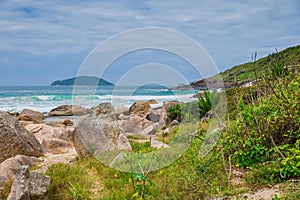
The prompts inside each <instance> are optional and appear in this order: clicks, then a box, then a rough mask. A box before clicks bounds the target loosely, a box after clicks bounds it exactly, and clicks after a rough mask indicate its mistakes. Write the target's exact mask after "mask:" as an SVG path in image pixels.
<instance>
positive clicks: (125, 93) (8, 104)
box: [0, 86, 197, 113]
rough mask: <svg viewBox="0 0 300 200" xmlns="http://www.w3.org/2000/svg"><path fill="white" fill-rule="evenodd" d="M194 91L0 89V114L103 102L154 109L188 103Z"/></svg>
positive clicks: (93, 104) (57, 88) (129, 88)
mask: <svg viewBox="0 0 300 200" xmlns="http://www.w3.org/2000/svg"><path fill="white" fill-rule="evenodd" d="M196 92H197V91H195V90H188V91H170V90H168V89H167V88H162V87H153V88H151V87H150V88H149V87H148V88H138V87H121V88H115V87H112V86H105V87H104V86H102V87H97V88H93V87H90V86H80V87H76V88H75V90H74V88H73V87H72V86H0V110H4V111H10V112H20V111H21V110H23V109H24V108H28V109H33V110H37V111H40V112H43V113H47V112H49V111H50V110H51V109H53V108H55V107H57V106H59V105H64V104H77V105H82V106H85V107H88V108H89V107H92V106H95V105H98V104H99V103H103V102H111V103H112V104H113V105H114V106H120V105H123V106H130V105H131V104H132V103H133V102H135V101H148V100H150V99H155V100H156V101H158V103H159V104H158V105H160V104H162V103H163V102H164V101H174V100H177V101H190V100H192V96H193V95H194V94H195V93H196Z"/></svg>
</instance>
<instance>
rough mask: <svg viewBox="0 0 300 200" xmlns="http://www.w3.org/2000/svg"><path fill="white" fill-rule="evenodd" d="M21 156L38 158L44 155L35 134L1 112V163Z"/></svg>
mask: <svg viewBox="0 0 300 200" xmlns="http://www.w3.org/2000/svg"><path fill="white" fill-rule="evenodd" d="M19 154H21V155H27V156H36V157H38V156H42V155H43V154H44V153H43V148H42V146H41V144H40V143H39V142H38V141H37V139H36V138H35V137H34V135H33V134H31V133H30V132H28V131H27V130H26V129H25V128H24V127H23V126H22V125H21V124H20V123H19V122H18V121H17V120H16V119H15V118H14V117H12V116H10V115H9V114H7V113H5V112H2V111H0V162H3V161H4V160H6V159H8V158H10V157H13V156H16V155H19Z"/></svg>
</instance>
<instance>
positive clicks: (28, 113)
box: [17, 109, 45, 123]
mask: <svg viewBox="0 0 300 200" xmlns="http://www.w3.org/2000/svg"><path fill="white" fill-rule="evenodd" d="M44 118H45V116H44V115H43V114H42V113H40V112H37V111H34V110H29V109H24V110H22V112H21V113H20V114H19V116H18V118H17V119H18V120H22V121H32V122H34V123H43V119H44Z"/></svg>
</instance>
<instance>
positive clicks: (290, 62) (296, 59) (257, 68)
mask: <svg viewBox="0 0 300 200" xmlns="http://www.w3.org/2000/svg"><path fill="white" fill-rule="evenodd" d="M254 60H255V59H254ZM278 61H279V62H280V64H281V65H282V66H286V67H291V66H294V65H299V64H300V45H297V46H294V47H289V48H287V49H284V50H282V51H280V52H276V53H272V54H269V55H268V56H266V57H263V58H260V59H258V60H256V61H254V62H248V63H244V64H240V65H236V66H233V67H232V68H230V69H228V70H226V71H224V72H221V73H219V74H217V75H215V76H213V77H210V78H205V79H201V80H198V81H195V82H192V83H191V86H192V87H193V88H195V89H197V90H205V89H207V87H206V82H207V81H208V82H209V81H212V82H214V80H215V79H216V77H217V76H218V75H221V77H222V79H223V82H224V86H225V87H226V88H230V87H233V86H239V85H242V84H244V83H246V82H250V81H253V80H254V79H255V76H257V77H258V78H259V77H261V76H262V70H263V69H266V68H268V67H269V66H270V65H273V64H275V62H278ZM255 74H256V75H255ZM188 88H190V86H178V87H175V88H173V89H174V90H184V89H188Z"/></svg>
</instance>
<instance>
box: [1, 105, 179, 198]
mask: <svg viewBox="0 0 300 200" xmlns="http://www.w3.org/2000/svg"><path fill="white" fill-rule="evenodd" d="M150 104H157V102H156V101H155V100H150V101H148V102H142V101H140V102H135V103H134V104H133V105H132V106H131V107H130V108H127V107H124V106H120V107H117V108H115V109H114V108H113V107H112V105H111V104H110V103H101V104H99V105H98V106H95V107H92V108H90V109H87V108H84V107H81V106H77V105H62V106H59V107H57V108H54V109H52V110H51V111H50V112H49V113H48V115H44V114H42V113H40V112H37V111H33V110H29V109H24V110H23V111H22V112H21V113H13V114H9V113H6V112H1V111H0V182H1V181H7V180H9V179H10V178H12V177H13V176H14V175H15V179H14V183H13V186H12V188H11V193H10V195H9V197H8V199H32V198H36V197H40V196H43V195H45V193H46V192H47V186H48V185H49V183H50V178H49V177H46V176H43V175H41V174H38V173H37V172H33V173H29V170H28V168H30V167H32V166H34V165H36V164H38V165H39V166H40V163H43V162H45V163H48V161H49V164H50V165H51V163H52V164H53V163H56V161H52V160H51V159H52V158H54V159H57V161H58V162H62V161H64V160H66V156H67V157H68V159H67V160H69V161H70V160H71V159H70V158H69V157H70V156H74V158H75V155H76V152H77V155H78V157H79V158H84V157H87V156H90V155H91V154H101V153H102V152H107V151H114V150H126V151H131V145H130V142H129V139H128V138H127V136H134V137H135V138H137V137H139V136H142V138H144V140H145V138H149V137H152V136H153V135H154V134H155V133H156V132H157V130H159V129H160V128H161V127H162V126H164V125H165V121H166V117H167V109H168V108H169V107H170V106H172V105H175V104H176V102H169V103H164V104H163V105H162V106H161V107H157V108H152V107H151V106H150ZM75 115H76V116H81V117H80V119H79V118H78V119H79V120H78V121H77V122H76V123H75V122H74V121H72V120H71V119H68V118H66V117H67V116H75ZM47 117H52V119H51V120H53V119H56V118H59V119H60V121H50V122H48V123H46V122H45V121H46V120H45V118H47ZM53 117H54V118H53ZM47 121H49V120H47ZM141 141H142V140H141ZM150 141H151V146H153V147H156V148H161V147H163V148H167V147H168V145H166V144H164V143H162V142H159V141H157V140H155V139H152V140H150ZM75 150H76V152H75ZM41 156H45V157H42V158H38V157H41ZM59 158H62V159H59ZM49 164H45V165H41V166H43V167H42V168H41V170H40V169H39V171H45V170H47V167H49V166H50V165H49Z"/></svg>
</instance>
